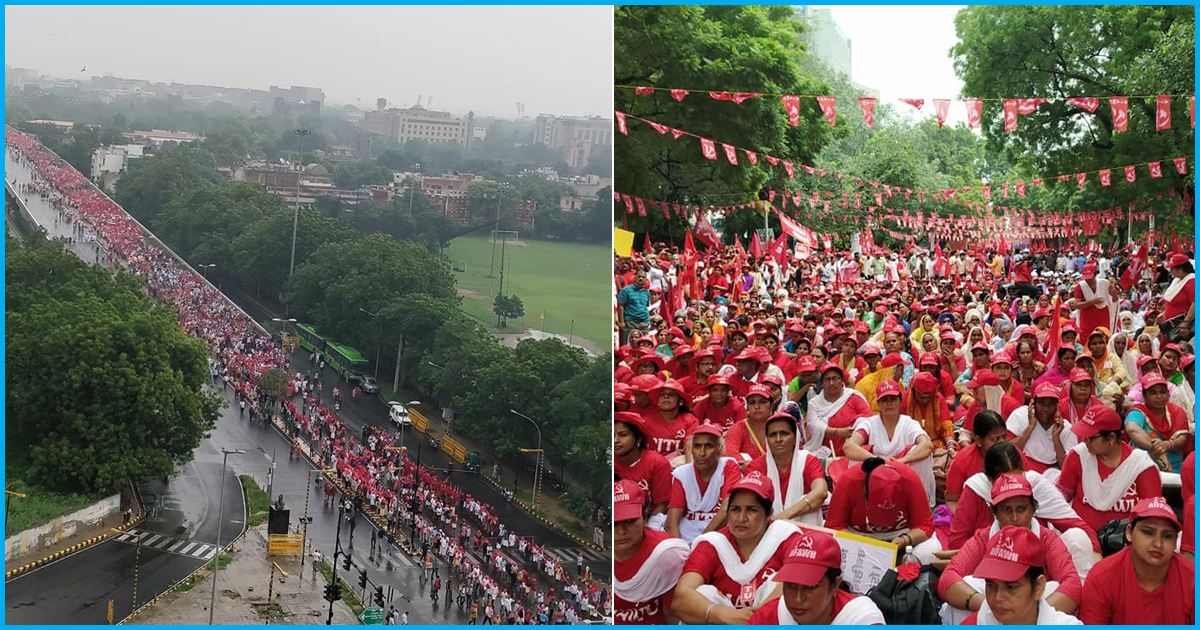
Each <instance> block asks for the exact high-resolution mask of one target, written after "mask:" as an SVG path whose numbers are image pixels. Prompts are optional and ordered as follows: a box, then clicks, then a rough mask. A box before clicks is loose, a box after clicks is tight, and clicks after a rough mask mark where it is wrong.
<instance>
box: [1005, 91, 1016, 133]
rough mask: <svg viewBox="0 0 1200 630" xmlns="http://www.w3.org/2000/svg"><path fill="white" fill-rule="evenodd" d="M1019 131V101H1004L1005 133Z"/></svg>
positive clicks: (1010, 99) (1008, 99)
mask: <svg viewBox="0 0 1200 630" xmlns="http://www.w3.org/2000/svg"><path fill="white" fill-rule="evenodd" d="M1016 130H1017V99H1015V98H1006V99H1004V131H1007V132H1012V131H1016Z"/></svg>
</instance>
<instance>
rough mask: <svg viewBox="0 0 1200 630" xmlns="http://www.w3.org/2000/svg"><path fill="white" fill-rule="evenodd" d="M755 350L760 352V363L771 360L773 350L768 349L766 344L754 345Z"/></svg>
mask: <svg viewBox="0 0 1200 630" xmlns="http://www.w3.org/2000/svg"><path fill="white" fill-rule="evenodd" d="M754 351H755V352H757V353H758V362H759V363H770V362H771V351H770V350H767V348H766V347H765V346H754Z"/></svg>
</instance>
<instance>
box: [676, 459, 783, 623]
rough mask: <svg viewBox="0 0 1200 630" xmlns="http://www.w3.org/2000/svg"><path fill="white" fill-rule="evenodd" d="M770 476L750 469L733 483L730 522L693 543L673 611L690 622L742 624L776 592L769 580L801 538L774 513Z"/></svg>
mask: <svg viewBox="0 0 1200 630" xmlns="http://www.w3.org/2000/svg"><path fill="white" fill-rule="evenodd" d="M774 496H775V495H774V490H773V488H772V486H771V480H770V479H767V478H766V476H764V475H760V474H758V473H749V474H747V475H746V476H745V477H743V478H742V480H741V481H739V482H738V483H737V485H735V486H734V487H733V490H732V491H731V492H730V495H729V507H728V509H727V520H728V524H727V525H726V526H725V527H722V528H721V529H719V530H717V531H715V532H708V533H707V534H702V535H701V536H700V537H699V538H697V539H696V541H695V542H694V543H693V546H692V554H691V556H689V557H688V560H687V564H685V565H684V567H683V576H682V577H681V578H680V579H679V586H677V587H676V588H675V599H674V603H673V604H672V610H674V612H675V614H676V615H678V616H679V620H680V621H682V622H683V623H686V624H728V625H739V624H744V623H746V621H747V620H748V619H749V618H750V615H751V614H753V612H754V610H755V609H756V608H758V607H759V606H761V605H762V604H763V603H764V602H766V601H767V600H770V599H771V598H773V597H775V596H777V595H778V592H779V587H778V585H777V584H776V583H775V582H774V581H773V580H772V579H771V578H772V576H774V575H775V573H776V572H777V571H779V569H780V567H782V566H783V559H784V558H785V557H786V556H787V553H788V552H789V551H791V549H792V547H794V546H795V545H796V543H797V541H798V539H799V538H800V537H801V534H800V531H799V529H797V528H796V526H795V525H793V524H792V523H789V522H787V521H779V520H773V519H772V518H771V505H772V502H773V500H774Z"/></svg>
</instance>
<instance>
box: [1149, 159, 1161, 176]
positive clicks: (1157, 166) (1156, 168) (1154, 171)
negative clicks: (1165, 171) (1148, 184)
mask: <svg viewBox="0 0 1200 630" xmlns="http://www.w3.org/2000/svg"><path fill="white" fill-rule="evenodd" d="M1147 166H1149V167H1150V177H1152V178H1154V179H1158V178H1160V177H1162V163H1161V162H1150V163H1149V164H1147Z"/></svg>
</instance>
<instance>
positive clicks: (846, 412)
mask: <svg viewBox="0 0 1200 630" xmlns="http://www.w3.org/2000/svg"><path fill="white" fill-rule="evenodd" d="M809 409H810V410H811V409H812V405H811V403H810V404H809ZM873 415H875V413H874V412H873V411H871V405H870V404H868V403H867V399H866V398H863V397H862V395H861V394H859V393H858V392H855V393H853V394H850V400H847V401H846V402H845V404H843V405H842V408H841V409H838V412H837V413H835V414H833V417H832V418H830V419H829V421H828V424H829V427H830V428H834V429H842V428H845V427H852V426H854V423H855V422H857V421H858V419H859V418H867V417H870V416H873ZM830 442H833V453H834V454H835V455H837V456H838V457H841V456H842V446H844V445H845V444H846V438H829V439H827V440H825V443H826V444H829V443H830Z"/></svg>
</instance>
